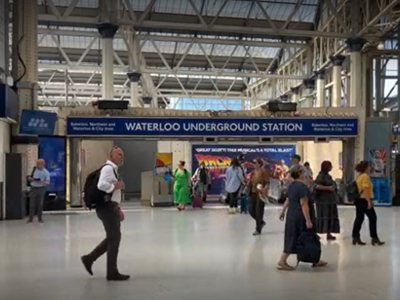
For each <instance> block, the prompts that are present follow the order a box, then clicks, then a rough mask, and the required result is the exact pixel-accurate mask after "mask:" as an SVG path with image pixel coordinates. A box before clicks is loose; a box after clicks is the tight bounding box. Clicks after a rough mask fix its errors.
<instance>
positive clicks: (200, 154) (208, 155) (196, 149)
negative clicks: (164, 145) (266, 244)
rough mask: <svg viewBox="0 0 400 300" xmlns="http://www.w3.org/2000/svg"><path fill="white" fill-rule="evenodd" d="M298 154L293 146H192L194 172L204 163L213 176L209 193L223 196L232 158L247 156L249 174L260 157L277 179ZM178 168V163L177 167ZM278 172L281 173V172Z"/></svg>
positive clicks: (246, 164) (246, 168)
mask: <svg viewBox="0 0 400 300" xmlns="http://www.w3.org/2000/svg"><path fill="white" fill-rule="evenodd" d="M294 154H296V146H294V145H267V146H258V145H254V146H243V145H193V146H192V173H194V172H195V171H196V169H197V168H198V167H199V165H200V163H201V162H204V164H205V165H206V168H207V169H208V170H209V172H210V173H209V175H210V179H211V185H210V192H209V193H210V194H211V195H220V194H224V192H225V172H226V168H227V167H228V166H229V165H230V163H231V160H232V158H234V157H238V156H239V155H243V156H244V160H245V162H244V167H245V170H246V174H249V173H250V172H251V171H252V170H253V168H254V164H253V161H254V159H255V158H261V159H263V161H264V162H265V163H266V164H268V165H267V166H265V167H266V168H268V169H270V170H271V174H277V177H278V179H281V178H279V177H280V175H283V171H284V170H288V169H289V165H290V164H291V160H290V159H291V157H292V156H293V155H294ZM174 168H175V166H174ZM278 173H279V174H278Z"/></svg>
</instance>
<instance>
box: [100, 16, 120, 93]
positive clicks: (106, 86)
mask: <svg viewBox="0 0 400 300" xmlns="http://www.w3.org/2000/svg"><path fill="white" fill-rule="evenodd" d="M97 29H98V31H99V33H100V35H101V38H102V41H101V42H102V64H103V66H102V67H103V70H102V72H103V74H102V95H103V99H109V100H112V99H114V46H113V42H114V36H115V34H116V33H117V31H118V29H119V26H118V25H116V24H112V23H102V24H100V25H98V26H97Z"/></svg>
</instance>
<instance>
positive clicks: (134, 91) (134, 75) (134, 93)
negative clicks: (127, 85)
mask: <svg viewBox="0 0 400 300" xmlns="http://www.w3.org/2000/svg"><path fill="white" fill-rule="evenodd" d="M126 75H127V76H128V78H129V81H130V82H131V99H130V101H129V103H130V105H131V107H141V105H140V101H139V80H140V77H141V76H142V74H141V73H139V72H129V73H127V74H126Z"/></svg>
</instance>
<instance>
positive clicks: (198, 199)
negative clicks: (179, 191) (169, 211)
mask: <svg viewBox="0 0 400 300" xmlns="http://www.w3.org/2000/svg"><path fill="white" fill-rule="evenodd" d="M203 205H204V201H203V195H202V193H201V191H200V185H199V184H195V185H194V187H193V193H192V207H193V208H197V207H198V208H203Z"/></svg>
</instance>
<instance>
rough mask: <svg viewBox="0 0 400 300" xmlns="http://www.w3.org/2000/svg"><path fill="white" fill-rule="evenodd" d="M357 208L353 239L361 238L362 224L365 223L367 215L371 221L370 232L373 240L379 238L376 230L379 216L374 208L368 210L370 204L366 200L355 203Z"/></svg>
mask: <svg viewBox="0 0 400 300" xmlns="http://www.w3.org/2000/svg"><path fill="white" fill-rule="evenodd" d="M354 205H355V207H356V218H355V220H354V225H353V235H352V236H353V238H354V239H359V238H360V231H361V227H362V224H363V222H364V218H365V215H367V217H368V219H369V232H370V236H371V238H378V233H377V229H376V222H377V216H376V212H375V209H374V207H372V208H371V209H368V202H367V200H365V199H358V200H356V201H354Z"/></svg>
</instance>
